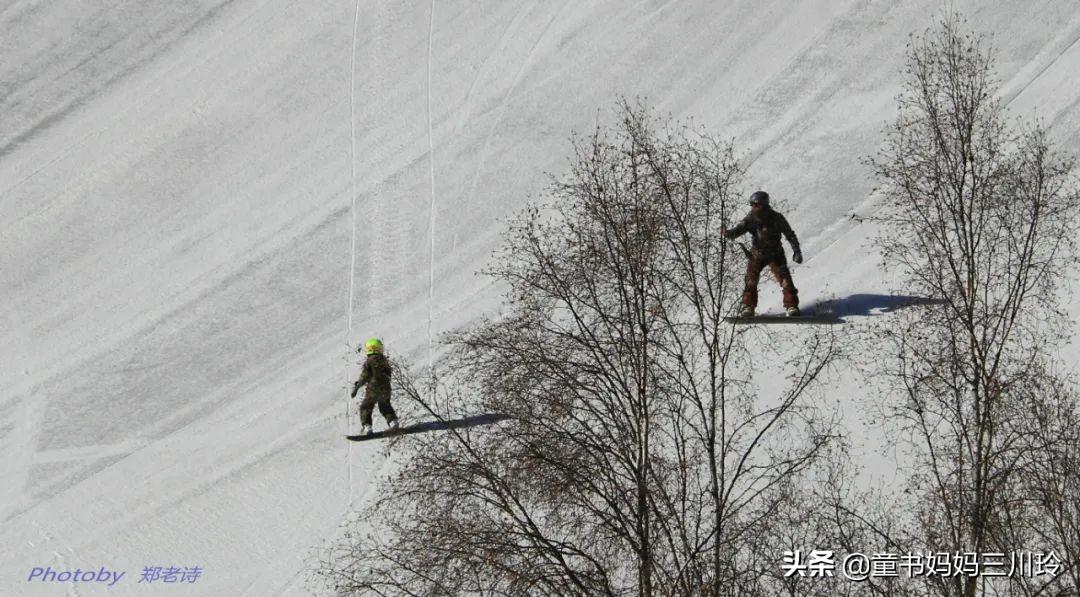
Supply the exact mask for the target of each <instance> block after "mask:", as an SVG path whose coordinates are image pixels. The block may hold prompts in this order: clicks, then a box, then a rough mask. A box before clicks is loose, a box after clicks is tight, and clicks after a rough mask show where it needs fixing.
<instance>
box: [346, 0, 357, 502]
mask: <svg viewBox="0 0 1080 597" xmlns="http://www.w3.org/2000/svg"><path fill="white" fill-rule="evenodd" d="M359 28H360V0H356V10H355V12H354V14H353V31H352V43H351V44H350V45H349V48H350V51H351V55H350V59H349V140H350V145H349V211H350V212H351V215H352V234H351V236H352V245H351V250H350V252H349V305H348V313H347V315H346V317H345V387H346V388H348V387H349V382H351V381H352V376H351V374H350V371H349V361H350V359H352V346H351V345H350V344H349V342H350V341H351V340H352V321H353V298H354V293H355V291H356V34H357V30H358V29H359ZM351 402H352V399H349V400H346V401H345V434H346V435H348V433H349V424H350V422H351V419H350V413H349V405H350V403H351ZM348 445H349V451H348V455H347V456H346V467H347V468H348V469H349V512H352V508H353V466H352V452H353V445H352V442H348Z"/></svg>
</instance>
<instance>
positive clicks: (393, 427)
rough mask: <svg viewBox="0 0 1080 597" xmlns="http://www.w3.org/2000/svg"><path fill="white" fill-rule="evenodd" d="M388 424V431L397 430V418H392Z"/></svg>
mask: <svg viewBox="0 0 1080 597" xmlns="http://www.w3.org/2000/svg"><path fill="white" fill-rule="evenodd" d="M389 424H390V431H397V430H398V422H397V419H394V420H393V421H390V423H389Z"/></svg>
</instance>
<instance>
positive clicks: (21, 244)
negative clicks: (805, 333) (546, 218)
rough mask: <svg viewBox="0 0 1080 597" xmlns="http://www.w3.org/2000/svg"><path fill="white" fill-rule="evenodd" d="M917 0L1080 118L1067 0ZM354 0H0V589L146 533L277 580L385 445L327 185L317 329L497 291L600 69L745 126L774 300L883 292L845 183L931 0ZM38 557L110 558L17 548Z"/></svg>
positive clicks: (594, 109) (461, 314)
mask: <svg viewBox="0 0 1080 597" xmlns="http://www.w3.org/2000/svg"><path fill="white" fill-rule="evenodd" d="M948 4H949V5H951V6H953V7H954V8H956V9H958V10H960V11H962V12H964V13H965V14H966V15H967V16H968V17H969V19H970V21H971V25H972V26H973V27H974V28H976V29H978V30H980V31H985V32H991V33H993V34H994V43H995V45H996V47H997V49H998V52H999V57H1000V74H1001V79H1002V97H1003V98H1005V100H1006V101H1007V102H1008V105H1009V108H1010V109H1011V110H1012V111H1013V113H1014V114H1016V115H1018V116H1020V115H1024V116H1030V115H1036V114H1037V115H1038V116H1040V117H1041V118H1043V119H1044V121H1045V122H1046V123H1048V124H1051V125H1052V126H1053V136H1054V138H1055V139H1056V140H1058V141H1059V142H1060V143H1061V144H1062V146H1063V147H1065V148H1068V149H1070V150H1073V151H1075V150H1076V148H1077V147H1080V79H1078V78H1077V77H1076V73H1077V72H1080V41H1078V40H1080V11H1077V10H1076V4H1075V2H1074V1H1072V0H1056V1H1043V2H993V1H989V0H986V1H981V2H972V1H955V2H950V3H948ZM356 8H357V7H356V6H355V5H354V4H353V3H351V2H341V1H339V2H328V1H323V0H316V1H311V2H303V3H301V2H288V1H284V0H222V1H220V2H216V3H215V2H210V1H201V2H195V1H191V2H166V1H163V0H153V1H136V0H110V1H107V2H77V1H74V0H56V1H52V2H40V1H34V0H8V1H4V2H0V114H2V117H0V338H2V339H3V342H2V343H0V455H2V464H0V479H2V481H0V545H3V549H2V550H0V595H58V594H64V593H70V594H79V595H85V594H104V593H105V592H106V591H108V594H110V595H128V594H136V593H138V594H145V593H146V592H147V591H150V592H151V593H152V594H157V593H158V592H161V593H169V592H170V590H171V589H172V588H166V587H162V586H160V585H154V586H153V587H144V586H140V585H139V584H138V583H137V580H138V576H139V573H140V571H141V570H142V567H143V566H169V565H174V566H199V567H201V568H203V569H204V572H203V576H202V577H201V578H200V579H199V580H198V581H197V583H196V584H195V585H193V586H191V587H186V588H185V589H186V590H187V594H190V595H196V594H197V595H245V594H248V595H277V594H305V593H306V587H305V584H304V577H305V573H304V568H305V566H307V565H308V564H310V562H309V561H308V558H309V555H310V550H311V548H312V547H316V546H318V545H321V544H323V543H324V542H325V541H329V540H332V539H333V538H334V537H335V536H336V534H337V532H338V524H339V523H340V521H341V520H343V519H344V517H345V515H346V508H347V504H348V503H349V502H350V500H351V501H352V502H353V503H354V505H356V506H359V505H362V503H363V500H364V499H365V497H366V496H368V495H370V492H371V491H373V490H374V489H375V487H376V485H377V482H378V478H379V474H380V470H383V468H382V467H383V466H384V464H385V462H386V460H385V458H386V457H385V454H384V453H382V452H381V451H380V448H379V446H378V443H377V442H368V443H363V444H351V443H348V442H345V441H343V439H342V436H343V435H344V434H345V433H347V432H349V431H350V429H349V428H348V427H347V423H346V420H345V418H344V401H343V398H344V397H345V385H346V382H347V380H348V378H349V377H350V376H355V374H356V373H357V368H356V366H355V364H353V363H351V362H347V361H346V360H345V357H346V350H347V349H346V345H345V344H346V313H347V305H346V303H347V302H348V279H349V278H348V274H349V272H348V269H349V261H350V255H349V247H350V238H351V237H350V232H351V231H350V229H349V226H350V224H351V216H350V212H349V206H350V202H351V197H350V188H351V187H352V185H355V188H356V190H357V193H358V196H357V200H356V205H357V209H358V212H357V227H356V234H357V246H358V253H357V267H356V272H355V273H356V281H357V286H356V296H355V301H354V304H353V306H352V308H353V330H352V334H351V336H350V337H349V338H348V340H349V341H350V342H351V343H352V344H353V345H355V344H356V342H358V341H360V340H361V339H362V338H364V337H367V336H370V335H380V336H381V337H382V338H383V339H384V340H385V341H386V342H387V344H388V346H389V347H390V349H391V351H392V352H395V353H397V354H401V355H406V356H408V357H409V358H411V359H412V360H413V361H414V362H418V363H423V362H426V359H427V346H428V338H429V336H428V325H429V322H430V324H431V329H432V333H433V334H435V335H437V334H438V333H440V332H442V331H445V330H448V329H452V328H453V327H455V326H458V325H461V324H464V323H467V322H468V321H470V320H471V319H472V318H473V317H475V316H477V315H479V314H480V313H483V312H488V311H491V310H492V309H494V308H495V306H496V304H497V299H498V296H497V289H495V288H493V287H492V286H491V285H490V284H489V283H488V282H487V281H486V280H485V279H483V278H480V277H477V276H475V275H474V272H475V271H476V270H477V269H479V268H480V267H481V266H482V265H484V263H485V262H486V260H487V258H488V256H489V254H490V253H491V251H492V250H493V249H494V248H496V246H497V243H498V233H499V231H500V219H501V218H505V217H506V216H508V215H510V214H512V213H513V212H514V211H515V210H516V209H518V208H519V207H521V206H522V205H523V204H524V202H525V201H526V200H527V199H528V198H529V197H530V196H536V195H537V194H538V193H540V192H541V191H542V188H543V185H544V183H545V181H546V177H545V172H554V173H558V172H560V171H562V169H563V168H564V167H565V165H566V156H567V154H568V150H569V144H568V142H567V135H568V134H569V133H570V131H571V130H576V131H582V132H584V131H588V130H589V129H590V128H591V127H592V126H594V124H595V122H596V118H597V114H598V111H599V116H600V118H601V119H604V118H606V117H607V116H608V115H610V113H611V108H612V107H613V105H614V100H615V98H616V94H623V95H626V96H629V97H631V98H632V97H634V96H645V97H647V98H648V99H649V100H650V101H651V102H652V103H653V104H654V105H656V106H657V107H658V108H659V109H660V110H662V111H665V112H670V113H672V114H673V115H675V116H677V117H692V118H693V119H694V120H695V121H696V122H698V123H700V124H702V125H705V126H707V127H708V128H709V129H711V130H712V131H713V132H716V133H719V134H722V135H725V136H733V137H735V139H736V142H737V144H738V145H739V146H741V147H744V148H746V150H747V151H749V152H750V159H751V160H752V166H751V169H750V181H751V184H752V185H753V186H755V187H758V186H760V187H762V188H766V189H768V190H769V191H770V193H771V194H772V195H773V196H774V197H775V198H777V199H779V200H780V201H781V205H782V207H783V209H784V211H785V213H786V214H787V215H788V218H789V219H790V220H791V221H792V222H793V224H794V226H795V228H796V231H797V232H798V233H799V235H800V237H802V238H803V240H804V247H805V253H806V256H807V258H808V259H807V262H806V263H805V264H804V265H802V266H800V267H797V268H796V269H795V280H796V283H797V284H798V285H799V287H800V289H801V290H802V296H803V300H804V301H805V302H812V301H814V300H817V299H819V298H823V297H830V296H835V297H848V296H851V295H856V294H870V295H873V294H884V293H887V289H888V281H887V279H886V276H885V275H884V273H883V272H882V271H881V270H880V269H879V267H878V264H877V257H876V256H875V255H874V254H873V252H872V251H871V250H869V249H868V248H866V245H865V239H867V238H868V236H869V230H868V228H869V225H867V224H859V223H857V222H856V221H854V220H850V219H848V218H847V214H849V213H851V212H853V211H854V212H857V213H862V214H867V213H872V212H873V210H874V198H873V196H872V188H873V181H871V180H870V179H869V177H868V172H867V171H866V168H865V167H864V166H862V165H861V163H860V161H859V160H860V158H861V157H863V156H865V155H868V154H870V153H872V152H873V151H875V150H876V149H877V147H878V145H879V143H880V139H881V137H880V129H881V127H882V125H883V124H884V123H885V122H886V121H887V120H889V119H890V118H891V117H892V115H893V110H894V103H893V96H894V95H895V94H896V93H897V92H898V90H899V75H898V71H899V68H900V65H901V61H902V56H903V47H904V43H905V42H906V40H907V36H908V34H909V33H910V32H913V31H921V30H922V29H924V28H925V27H927V26H929V25H930V24H931V23H932V20H933V19H934V18H935V17H937V16H939V15H940V14H941V11H942V10H943V5H942V4H941V3H937V2H904V3H894V2H867V1H865V0H847V1H839V0H837V1H831V2H794V1H791V0H763V1H761V2H733V3H720V2H712V1H708V0H688V1H686V2H670V1H668V2H657V1H652V0H642V1H638V2H618V1H614V0H609V1H597V2H590V3H577V2H571V1H562V2H497V1H487V2H467V3H466V2H457V3H446V2H430V3H409V4H401V3H385V2H372V1H370V0H361V2H360V5H359V19H358V20H357V21H356V22H357V24H358V27H357V33H358V35H357V39H356V42H355V45H354V43H353V23H354V14H355V13H354V10H355V9H356ZM353 52H355V64H356V70H355V72H350V65H351V64H352V61H353V60H352V56H353ZM429 56H430V60H431V62H430V64H429ZM429 75H430V76H429ZM354 79H355V89H354V92H355V95H354V96H350V81H352V80H354ZM354 117H355V118H354ZM429 122H430V125H431V128H430V131H429ZM354 131H355V137H354V136H353V135H352V133H353V132H354ZM429 134H430V136H429ZM354 144H355V149H356V153H355V161H353V162H352V163H350V160H351V159H352V158H351V151H352V147H353V146H354ZM354 170H355V172H356V178H355V180H353V179H352V178H351V176H350V173H351V172H352V171H354ZM750 190H752V189H751V188H750V187H748V188H747V191H750ZM431 230H433V231H434V238H432V237H431V235H430V234H429V232H430V231H431ZM429 293H430V294H431V296H433V297H434V300H433V301H429ZM778 294H779V293H778V291H777V289H776V288H775V286H771V285H766V286H765V288H763V301H764V304H763V307H765V308H772V309H776V308H778V306H779V296H778ZM870 302H871V303H872V302H873V301H872V300H871V301H870ZM1073 302H1074V305H1076V306H1077V307H1080V302H1078V301H1077V300H1076V299H1073ZM871 306H872V305H871ZM868 316H887V313H883V314H881V315H874V314H873V313H871V314H870V315H867V316H861V315H855V316H852V317H851V318H850V319H851V325H859V322H860V321H861V320H862V319H863V317H868ZM1070 350H1071V352H1070V353H1069V354H1068V355H1066V356H1067V359H1068V362H1069V363H1070V364H1071V365H1072V366H1076V365H1077V364H1080V352H1077V350H1076V348H1075V346H1074V347H1071V348H1070ZM436 356H437V355H436ZM856 387H857V386H856V382H855V381H852V380H838V381H837V386H836V390H835V394H836V398H837V399H839V400H841V401H846V400H849V399H850V398H851V396H852V392H854V391H855V389H856ZM376 423H377V425H378V424H380V423H381V421H379V420H378V419H376ZM353 431H355V428H354V429H353ZM350 466H351V467H352V469H351V475H350V469H349V467H350ZM350 478H351V479H352V486H351V487H350V485H349V480H350ZM44 566H52V567H53V568H54V569H57V570H65V569H75V568H80V567H81V568H82V569H86V570H88V569H94V570H96V569H98V568H99V567H101V566H105V567H106V568H109V569H113V570H116V569H119V570H125V571H126V572H127V573H128V577H127V578H125V579H124V580H123V581H121V582H120V583H119V584H117V585H116V586H114V587H112V588H111V589H104V588H95V587H94V586H92V585H88V584H82V583H80V584H73V583H67V584H66V585H64V584H61V583H55V584H40V583H27V582H26V578H27V576H28V575H29V573H30V571H31V569H32V568H34V567H44ZM176 590H177V591H179V588H176Z"/></svg>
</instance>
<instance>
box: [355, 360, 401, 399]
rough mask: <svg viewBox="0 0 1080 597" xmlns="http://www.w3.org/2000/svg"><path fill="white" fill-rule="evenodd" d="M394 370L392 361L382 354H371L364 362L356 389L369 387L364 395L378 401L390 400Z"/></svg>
mask: <svg viewBox="0 0 1080 597" xmlns="http://www.w3.org/2000/svg"><path fill="white" fill-rule="evenodd" d="M392 372H393V368H392V367H391V366H390V360H389V359H387V358H386V356H385V355H382V354H378V353H376V354H369V355H368V357H367V360H365V361H364V369H363V371H361V373H360V379H359V380H357V382H356V388H357V389H359V388H360V386H367V388H366V389H365V390H364V395H365V396H366V397H368V398H374V399H378V400H382V399H388V398H390V376H391V374H392Z"/></svg>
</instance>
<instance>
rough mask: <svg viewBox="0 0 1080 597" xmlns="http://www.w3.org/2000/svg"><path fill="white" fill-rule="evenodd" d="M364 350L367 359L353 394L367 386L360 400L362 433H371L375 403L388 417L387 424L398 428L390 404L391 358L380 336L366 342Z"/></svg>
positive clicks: (395, 414)
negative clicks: (387, 356) (384, 348)
mask: <svg viewBox="0 0 1080 597" xmlns="http://www.w3.org/2000/svg"><path fill="white" fill-rule="evenodd" d="M363 350H364V352H365V353H366V354H367V359H365V360H364V369H363V371H362V372H361V373H360V379H358V380H357V381H356V383H355V384H353V389H352V394H351V396H352V397H353V398H356V393H357V392H359V391H360V387H361V386H365V385H366V386H367V388H366V389H365V390H364V399H363V400H362V401H361V402H360V434H361V435H370V434H371V412H372V411H373V410H374V409H375V405H376V404H377V405H379V414H381V415H382V416H383V418H384V419H386V424H387V425H388V426H389V427H390V430H391V431H394V430H396V429H397V428H398V420H397V413H395V412H394V407H392V406H390V375H391V374H392V368H391V366H390V360H389V359H387V358H386V355H384V354H383V343H382V340H379V339H378V338H372V339H370V340H368V341H367V342H365V343H364V346H363Z"/></svg>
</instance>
